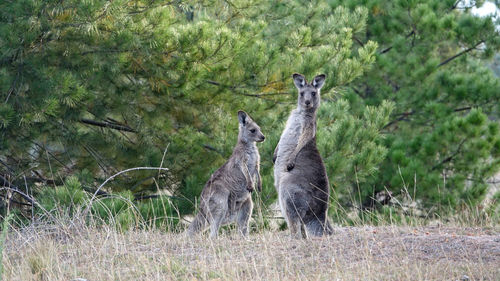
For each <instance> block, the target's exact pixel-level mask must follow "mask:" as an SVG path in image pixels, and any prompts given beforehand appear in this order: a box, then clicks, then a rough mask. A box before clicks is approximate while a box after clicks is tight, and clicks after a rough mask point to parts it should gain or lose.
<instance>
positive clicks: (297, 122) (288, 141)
mask: <svg viewBox="0 0 500 281" xmlns="http://www.w3.org/2000/svg"><path fill="white" fill-rule="evenodd" d="M303 123H304V118H303V117H302V116H301V115H300V114H299V113H298V112H296V111H293V112H292V114H291V115H290V117H289V118H288V120H287V122H286V126H285V130H284V131H283V134H281V138H280V141H279V147H278V158H282V157H284V156H287V155H289V154H290V153H292V152H293V150H294V149H295V147H296V146H297V143H298V141H299V137H300V134H301V133H302V127H303Z"/></svg>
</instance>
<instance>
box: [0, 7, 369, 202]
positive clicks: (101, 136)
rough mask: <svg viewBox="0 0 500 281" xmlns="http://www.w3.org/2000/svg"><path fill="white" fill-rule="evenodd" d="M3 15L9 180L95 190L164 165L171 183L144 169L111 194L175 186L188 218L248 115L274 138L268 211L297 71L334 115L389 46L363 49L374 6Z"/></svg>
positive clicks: (52, 10) (1, 71)
mask: <svg viewBox="0 0 500 281" xmlns="http://www.w3.org/2000/svg"><path fill="white" fill-rule="evenodd" d="M0 11H1V12H0V19H1V23H2V24H1V26H2V27H1V29H0V38H2V39H1V41H0V55H1V64H0V80H1V81H2V84H1V85H2V89H1V97H2V98H3V101H4V102H3V104H2V107H1V108H0V123H1V124H2V127H1V129H0V130H1V131H0V134H1V136H2V138H1V145H0V151H1V157H0V160H1V161H2V162H1V164H2V165H1V169H2V174H5V175H8V176H6V177H5V182H4V184H7V181H9V182H8V184H12V185H16V186H17V187H21V186H22V188H24V186H25V184H24V179H25V178H26V180H27V183H28V184H27V186H33V183H34V182H41V183H43V184H45V185H44V186H52V185H62V184H63V179H65V178H66V177H68V176H71V175H77V176H78V178H79V180H80V181H81V182H82V186H83V187H84V188H85V187H87V189H88V190H90V191H92V188H91V187H92V186H95V185H96V184H95V183H96V182H102V181H103V180H104V179H105V178H106V177H108V176H110V175H112V174H114V173H115V172H117V171H120V170H123V169H125V168H129V167H135V166H160V164H162V165H163V166H164V167H168V168H169V169H170V171H169V173H167V174H166V175H165V176H164V177H160V178H159V177H158V173H157V172H154V173H153V172H151V173H147V172H137V173H133V174H129V175H126V176H124V177H121V178H119V179H117V180H115V181H114V182H113V183H111V184H110V185H108V186H107V187H106V188H107V189H106V190H107V191H110V189H112V190H115V191H120V190H129V191H131V192H132V193H134V194H135V195H136V196H137V197H139V196H140V195H142V194H144V193H147V192H151V191H153V192H155V191H157V189H158V187H160V188H167V189H169V190H170V192H172V193H173V194H175V195H177V197H176V198H180V199H179V200H178V202H177V204H178V205H179V207H180V209H181V210H183V211H189V210H190V209H192V208H193V205H194V204H193V202H194V198H195V197H196V196H197V195H198V194H199V192H200V190H201V188H202V187H203V184H204V182H205V181H206V180H207V179H208V177H209V175H210V173H211V172H213V171H214V170H215V169H216V168H217V167H218V166H220V165H221V164H222V163H223V162H224V161H225V159H226V158H227V157H228V156H229V155H230V153H231V150H232V147H233V145H234V142H235V141H236V135H237V133H236V132H237V122H236V117H235V112H236V111H237V110H238V109H245V110H247V111H248V112H249V113H250V114H251V115H252V116H253V117H255V118H256V119H257V120H258V121H259V123H260V124H262V127H263V129H264V131H265V132H266V135H268V137H269V139H270V141H268V142H266V143H265V144H264V145H263V146H262V147H261V154H262V155H263V157H262V158H263V176H264V186H265V191H264V196H263V198H264V201H265V202H266V203H270V202H271V201H272V200H273V198H274V197H275V192H274V187H273V186H272V182H273V181H272V173H271V168H272V167H271V165H272V164H271V161H270V160H271V158H270V155H271V154H272V150H273V149H274V147H273V146H274V145H276V142H277V139H278V138H279V135H280V132H281V131H280V130H281V129H282V125H283V122H284V120H285V119H286V114H287V113H288V112H289V110H290V108H291V107H292V106H293V105H294V104H295V98H296V97H295V91H294V90H293V86H292V83H290V75H291V73H293V72H297V71H298V72H302V73H304V74H306V75H308V76H311V75H313V74H317V73H320V72H324V73H327V74H328V76H329V79H328V82H327V85H326V86H325V89H327V90H326V91H324V92H325V94H324V96H325V100H326V103H332V105H325V107H335V106H336V104H337V101H335V91H337V89H340V88H342V87H344V86H345V85H347V84H348V83H350V82H352V81H353V80H354V79H355V78H356V77H359V76H360V75H361V74H362V73H364V72H365V71H366V70H368V69H369V68H370V67H371V64H372V63H373V61H374V56H373V55H374V52H375V50H376V47H377V45H376V44H375V43H374V42H371V41H370V42H367V43H366V44H365V46H364V47H363V48H356V51H355V52H353V48H352V35H353V34H354V33H358V32H361V31H363V30H364V28H365V22H366V17H367V10H366V9H363V8H356V9H354V10H352V11H349V10H347V9H345V8H343V7H336V6H332V5H328V4H327V3H325V2H322V1H318V2H314V3H310V2H303V1H293V2H287V3H283V2H279V1H275V2H267V1H262V2H261V1H254V2H249V1H232V2H221V3H219V2H215V3H201V2H197V1H193V2H183V3H180V2H161V1H160V2H158V1H112V2H111V1H84V2H82V1H64V2H60V1H38V0H24V1H17V2H15V3H13V2H2V4H0ZM341 104H342V106H343V102H341ZM338 106H340V105H338ZM344 113H346V114H348V113H347V112H344ZM324 114H325V116H327V115H328V114H329V113H327V112H325V113H324ZM342 118H345V116H344V117H342ZM324 122H326V123H325V127H324V129H325V130H327V129H328V127H329V126H330V125H331V124H330V123H328V120H324ZM358 123H359V122H358ZM358 125H359V124H358ZM330 135H331V133H329V132H327V131H325V137H329V136H330ZM328 149H331V148H328ZM370 165H372V164H371V163H370ZM370 165H367V166H370ZM367 169H373V167H371V166H370V167H367ZM336 176H337V177H342V176H341V175H336ZM158 181H159V183H158ZM89 187H90V188H89Z"/></svg>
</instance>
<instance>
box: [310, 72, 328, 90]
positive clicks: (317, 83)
mask: <svg viewBox="0 0 500 281" xmlns="http://www.w3.org/2000/svg"><path fill="white" fill-rule="evenodd" d="M325 79H326V75H325V74H320V75H318V76H316V77H314V79H313V81H312V85H313V87H314V88H316V89H321V87H323V84H325Z"/></svg>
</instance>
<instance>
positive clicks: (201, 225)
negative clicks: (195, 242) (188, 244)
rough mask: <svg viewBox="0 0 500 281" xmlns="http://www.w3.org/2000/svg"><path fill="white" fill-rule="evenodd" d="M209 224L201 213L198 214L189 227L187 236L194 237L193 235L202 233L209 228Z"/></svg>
mask: <svg viewBox="0 0 500 281" xmlns="http://www.w3.org/2000/svg"><path fill="white" fill-rule="evenodd" d="M207 224H208V221H207V219H206V218H205V216H204V215H203V214H202V212H201V211H200V212H198V214H196V216H195V217H194V219H193V221H192V222H191V224H190V225H189V227H188V229H187V234H188V235H193V234H196V233H198V232H200V231H203V230H205V228H206V227H207Z"/></svg>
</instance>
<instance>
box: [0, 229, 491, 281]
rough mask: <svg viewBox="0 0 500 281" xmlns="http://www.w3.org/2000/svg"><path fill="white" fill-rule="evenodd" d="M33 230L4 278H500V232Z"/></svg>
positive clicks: (8, 262)
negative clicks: (309, 235)
mask: <svg viewBox="0 0 500 281" xmlns="http://www.w3.org/2000/svg"><path fill="white" fill-rule="evenodd" d="M63 229H64V228H61V227H50V226H47V225H41V226H35V225H32V226H30V227H28V228H25V229H22V230H17V231H14V232H11V233H9V235H8V238H7V242H6V245H5V250H4V253H3V263H4V268H5V273H4V277H5V280H72V279H76V278H83V279H86V280H250V279H252V280H255V279H256V280H499V276H500V269H499V264H500V235H499V233H500V232H499V230H498V229H495V228H453V227H408V226H407V227H400V226H399V227H396V226H383V227H368V226H360V227H338V228H336V229H335V234H334V235H333V236H331V237H325V238H313V239H309V240H294V239H292V238H290V237H289V235H288V232H264V233H258V234H252V235H250V236H249V238H248V239H243V238H241V237H240V236H238V235H236V234H235V233H232V234H229V235H222V237H220V238H219V239H216V240H209V239H208V238H206V237H196V238H192V239H188V238H186V237H184V236H183V235H182V234H175V233H166V232H161V231H158V230H149V231H147V230H136V231H127V232H119V231H115V230H113V229H110V228H106V227H100V228H96V227H72V228H67V229H66V230H63Z"/></svg>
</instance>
